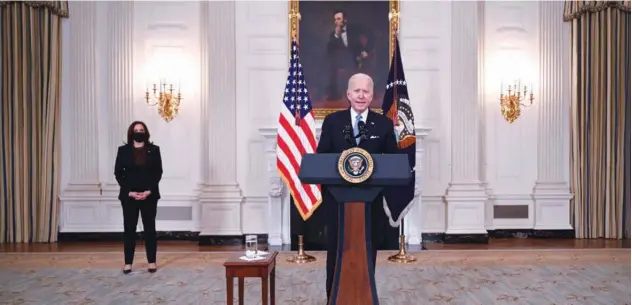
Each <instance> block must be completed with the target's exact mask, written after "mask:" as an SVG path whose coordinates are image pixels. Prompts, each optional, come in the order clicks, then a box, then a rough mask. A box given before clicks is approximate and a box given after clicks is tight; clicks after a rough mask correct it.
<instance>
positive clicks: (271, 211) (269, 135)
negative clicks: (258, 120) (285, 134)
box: [259, 128, 291, 246]
mask: <svg viewBox="0 0 632 305" xmlns="http://www.w3.org/2000/svg"><path fill="white" fill-rule="evenodd" d="M259 133H260V134H261V135H262V136H263V138H264V139H265V140H264V150H265V154H266V157H265V160H266V161H265V166H266V170H267V171H268V185H269V186H268V215H267V216H268V244H269V245H271V246H281V245H284V244H290V243H291V240H290V217H289V216H290V202H289V200H288V202H285V200H284V198H285V197H288V198H289V196H285V195H286V194H285V190H286V188H287V187H286V186H285V183H283V181H282V180H281V177H280V176H279V174H278V172H277V170H276V138H277V130H276V128H261V129H259ZM286 216H287V217H286Z"/></svg>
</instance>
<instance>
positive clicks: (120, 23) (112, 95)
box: [103, 1, 134, 194]
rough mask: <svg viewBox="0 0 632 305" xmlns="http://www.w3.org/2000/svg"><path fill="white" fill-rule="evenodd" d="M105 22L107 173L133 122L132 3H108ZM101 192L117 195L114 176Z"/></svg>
mask: <svg viewBox="0 0 632 305" xmlns="http://www.w3.org/2000/svg"><path fill="white" fill-rule="evenodd" d="M107 5H108V6H109V9H108V14H107V20H109V21H110V23H109V24H110V25H109V26H108V31H107V34H108V37H107V47H106V52H107V53H106V54H107V55H106V56H107V59H106V60H107V72H106V73H107V74H106V77H107V79H106V84H107V87H106V88H108V89H107V90H104V91H103V93H105V94H106V95H108V102H107V103H106V104H107V107H108V108H107V109H108V115H109V117H108V120H107V122H106V124H107V126H108V129H109V130H108V132H107V136H108V148H109V150H108V151H109V154H108V156H107V160H108V165H109V166H108V170H109V171H111V172H113V171H114V161H115V159H116V148H117V147H118V146H120V145H122V144H123V143H124V142H126V141H127V139H126V137H127V127H128V126H129V124H130V123H131V122H132V121H133V115H134V110H133V106H134V104H133V101H134V94H133V76H134V75H133V68H134V63H133V58H134V56H133V51H134V48H133V29H134V27H133V22H134V3H133V2H127V1H121V2H118V1H117V2H109V3H107ZM107 177H109V179H108V180H107V181H106V185H105V186H104V191H105V192H108V193H112V194H114V193H117V192H118V189H119V186H118V183H117V182H116V180H115V179H114V175H113V174H110V175H107Z"/></svg>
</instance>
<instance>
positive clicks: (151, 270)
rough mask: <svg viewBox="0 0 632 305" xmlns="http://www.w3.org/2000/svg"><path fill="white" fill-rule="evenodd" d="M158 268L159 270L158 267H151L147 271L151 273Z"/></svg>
mask: <svg viewBox="0 0 632 305" xmlns="http://www.w3.org/2000/svg"><path fill="white" fill-rule="evenodd" d="M156 270H158V268H149V269H147V271H149V273H154V272H156Z"/></svg>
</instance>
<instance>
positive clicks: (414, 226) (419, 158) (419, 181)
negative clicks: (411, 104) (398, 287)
mask: <svg viewBox="0 0 632 305" xmlns="http://www.w3.org/2000/svg"><path fill="white" fill-rule="evenodd" d="M430 131H431V129H430V128H427V127H416V128H415V135H416V136H417V145H416V148H417V149H416V152H415V158H416V161H415V165H416V166H415V194H414V197H413V202H414V203H413V207H412V208H411V209H410V211H408V214H406V216H405V217H404V235H406V243H407V244H409V245H420V244H421V242H422V239H421V228H422V221H423V202H422V189H423V170H424V168H423V160H424V139H425V138H426V137H427V136H428V134H429V133H430Z"/></svg>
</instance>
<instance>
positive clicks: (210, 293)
mask: <svg viewBox="0 0 632 305" xmlns="http://www.w3.org/2000/svg"><path fill="white" fill-rule="evenodd" d="M140 254H141V255H139V256H138V257H137V259H136V262H137V264H136V265H135V269H136V270H137V271H135V272H134V273H133V274H131V275H127V276H126V275H123V274H122V273H121V272H120V268H121V264H120V262H121V261H122V255H121V254H120V253H10V254H6V253H5V254H0V304H64V305H70V304H77V305H78V304H83V305H88V304H113V305H114V304H116V305H123V304H177V305H180V304H226V295H225V294H226V292H225V278H224V270H223V267H222V265H221V263H222V262H223V261H224V260H225V259H226V258H227V257H229V256H230V255H232V254H233V253H217V252H213V253H204V252H192V253H176V252H172V253H161V254H159V258H158V262H159V264H160V269H159V270H158V272H157V273H155V274H150V273H147V272H146V271H145V264H144V257H143V256H142V253H140ZM292 254H293V253H285V252H284V253H280V254H279V256H278V258H277V264H278V267H277V286H276V294H277V297H276V304H292V305H294V304H304V305H307V304H318V305H325V304H326V300H325V293H324V292H325V289H324V282H325V270H324V262H325V260H324V253H322V252H313V253H310V254H312V255H314V256H316V257H317V259H318V261H317V262H314V263H311V264H306V265H294V264H291V263H288V262H286V259H287V258H289V257H290V256H291V255H292ZM391 254H393V253H392V252H380V253H379V258H378V269H377V273H376V281H377V286H378V294H379V297H380V304H381V305H388V304H397V305H405V304H413V305H425V304H458V305H468V304H484V305H490V304H537V305H545V304H556V305H561V304H568V305H576V304H590V305H598V304H604V305H605V304H613V305H623V304H630V249H595V250H589V249H584V250H511V251H507V250H502V251H500V250H445V251H443V250H442V251H437V250H433V251H424V252H414V253H411V254H412V255H414V256H416V257H417V259H418V261H417V262H416V263H413V264H408V265H398V264H394V263H390V262H388V261H387V260H386V258H387V256H388V255H391ZM235 294H236V289H235ZM245 294H246V304H248V305H255V304H261V300H260V295H261V287H260V280H258V279H251V280H246V292H245ZM235 304H237V303H235Z"/></svg>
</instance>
